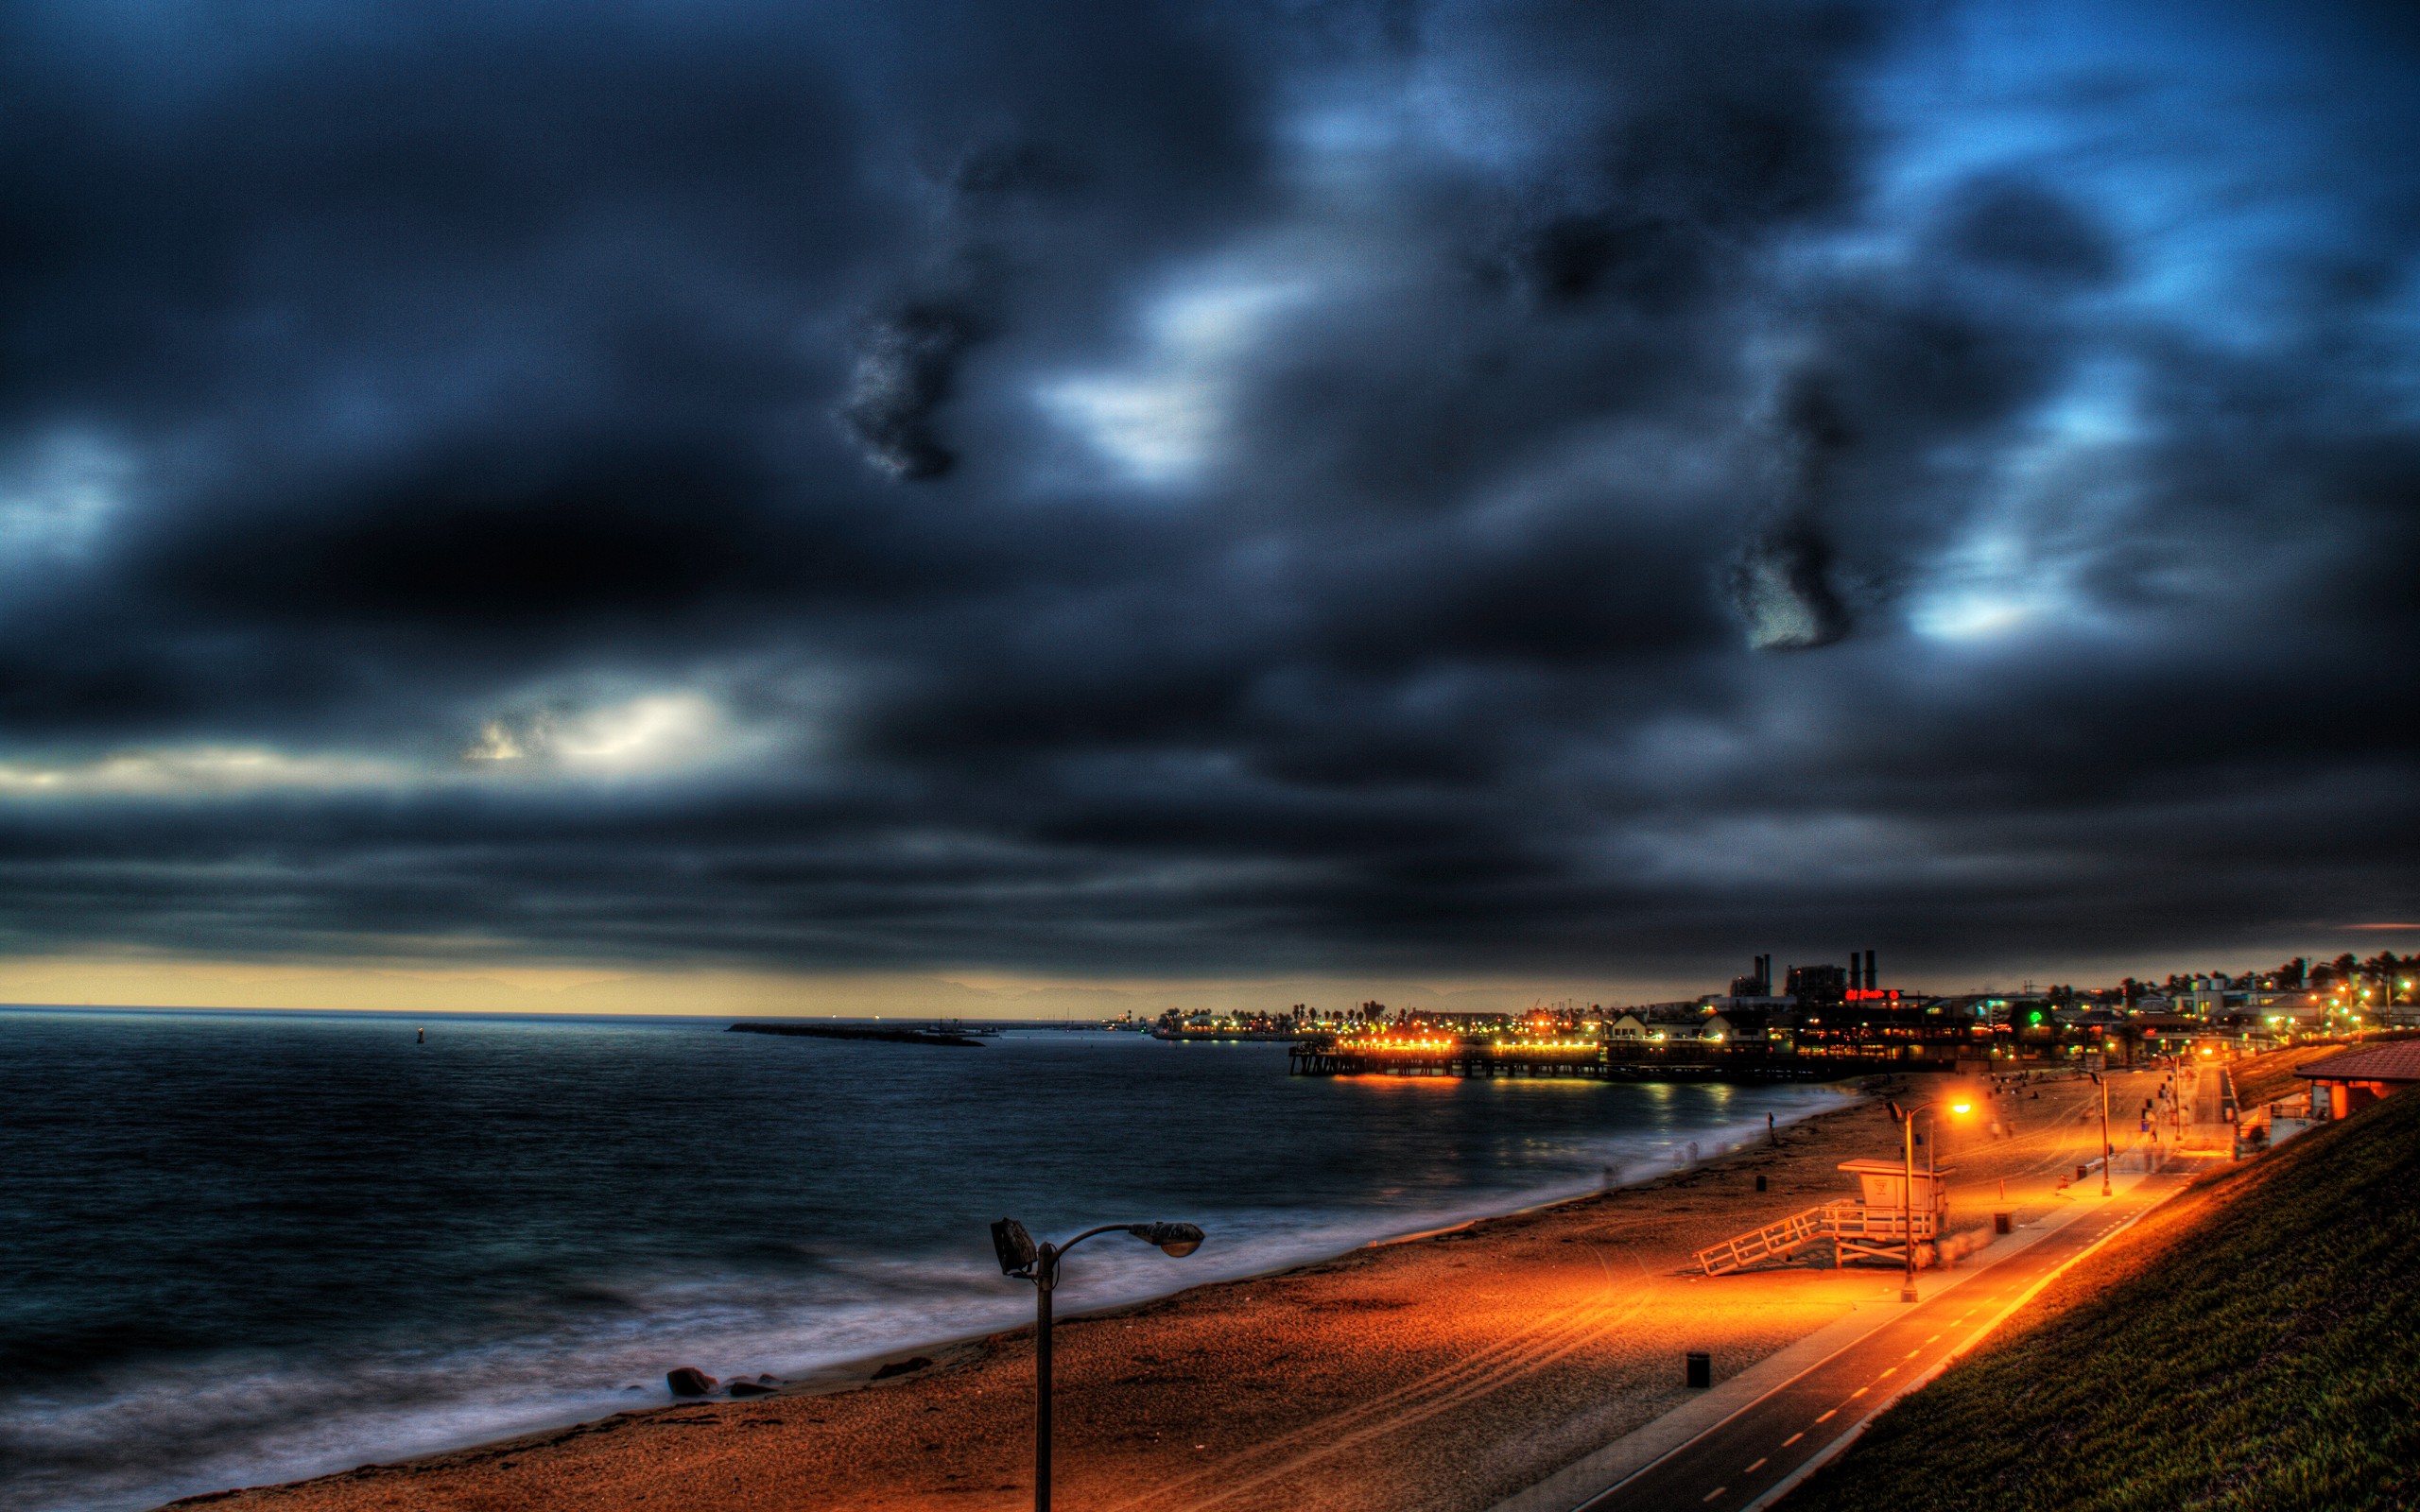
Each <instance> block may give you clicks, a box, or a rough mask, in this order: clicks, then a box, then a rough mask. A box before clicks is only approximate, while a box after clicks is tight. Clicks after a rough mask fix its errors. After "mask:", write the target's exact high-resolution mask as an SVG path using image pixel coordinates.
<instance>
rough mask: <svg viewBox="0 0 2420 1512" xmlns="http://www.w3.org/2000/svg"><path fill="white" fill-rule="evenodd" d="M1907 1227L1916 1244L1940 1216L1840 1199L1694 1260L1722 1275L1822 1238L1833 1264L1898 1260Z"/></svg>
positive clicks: (1921, 1210)
mask: <svg viewBox="0 0 2420 1512" xmlns="http://www.w3.org/2000/svg"><path fill="white" fill-rule="evenodd" d="M1910 1228H1912V1229H1914V1230H1915V1237H1916V1238H1917V1239H1918V1240H1920V1241H1921V1240H1927V1239H1930V1238H1932V1237H1934V1236H1935V1235H1936V1234H1938V1233H1939V1232H1940V1231H1941V1215H1940V1214H1939V1213H1938V1212H1936V1211H1933V1210H1932V1209H1931V1208H1930V1207H1929V1206H1928V1205H1927V1206H1925V1207H1919V1208H1918V1209H1916V1210H1915V1211H1914V1212H1912V1213H1903V1212H1902V1211H1901V1210H1900V1209H1898V1208H1895V1207H1880V1208H1877V1207H1874V1206H1872V1205H1870V1204H1867V1203H1863V1202H1859V1201H1858V1200H1856V1199H1855V1198H1853V1197H1844V1198H1842V1199H1841V1200H1840V1201H1838V1202H1827V1203H1825V1204H1824V1205H1823V1206H1822V1207H1820V1208H1809V1209H1807V1210H1806V1211H1805V1212H1795V1213H1792V1214H1790V1215H1789V1217H1787V1218H1784V1219H1782V1220H1781V1221H1780V1222H1779V1223H1769V1224H1767V1225H1765V1226H1764V1227H1763V1228H1762V1229H1751V1230H1749V1231H1748V1232H1747V1233H1744V1234H1741V1235H1739V1236H1738V1237H1737V1238H1736V1239H1726V1240H1724V1241H1723V1242H1722V1243H1720V1244H1719V1245H1715V1246H1712V1247H1710V1248H1706V1249H1701V1250H1699V1251H1698V1254H1697V1261H1698V1264H1699V1266H1700V1267H1701V1268H1703V1270H1704V1272H1705V1273H1706V1274H1707V1275H1708V1276H1727V1275H1729V1274H1730V1273H1731V1272H1733V1271H1735V1270H1742V1269H1745V1268H1746V1267H1748V1266H1750V1265H1754V1264H1757V1263H1761V1262H1763V1261H1768V1260H1787V1259H1789V1257H1790V1256H1792V1255H1795V1254H1797V1253H1798V1252H1799V1251H1800V1250H1802V1249H1805V1248H1806V1246H1809V1245H1812V1244H1817V1243H1820V1242H1822V1241H1824V1240H1830V1241H1831V1244H1832V1263H1834V1264H1835V1265H1840V1264H1845V1263H1847V1261H1848V1258H1849V1257H1850V1256H1852V1255H1859V1256H1865V1257H1869V1258H1872V1259H1876V1260H1894V1261H1895V1260H1898V1259H1901V1258H1902V1257H1903V1254H1904V1248H1903V1246H1905V1244H1906V1239H1905V1235H1906V1233H1907V1231H1908V1229H1910Z"/></svg>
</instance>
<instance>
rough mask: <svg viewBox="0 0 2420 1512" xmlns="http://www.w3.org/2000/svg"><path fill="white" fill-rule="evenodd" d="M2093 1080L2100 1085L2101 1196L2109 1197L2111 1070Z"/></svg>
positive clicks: (2102, 1069) (2102, 1071)
mask: <svg viewBox="0 0 2420 1512" xmlns="http://www.w3.org/2000/svg"><path fill="white" fill-rule="evenodd" d="M2092 1079H2093V1080H2095V1081H2097V1082H2099V1083H2100V1194H2101V1195H2102V1196H2104V1197H2105V1196H2107V1195H2109V1068H2108V1067H2107V1066H2105V1065H2104V1066H2103V1067H2101V1069H2100V1071H2099V1072H2097V1073H2095V1074H2094V1075H2093V1078H2092Z"/></svg>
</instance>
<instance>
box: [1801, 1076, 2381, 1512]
mask: <svg viewBox="0 0 2420 1512" xmlns="http://www.w3.org/2000/svg"><path fill="white" fill-rule="evenodd" d="M1784 1506H1785V1512H1824V1509H1832V1508H1837V1509H1841V1512H1849V1509H1856V1512H1921V1509H1927V1508H1943V1509H1956V1512H1985V1509H1992V1512H1998V1509H2031V1508H2043V1509H2048V1508H2062V1509H2065V1508H2096V1509H2098V1508H2109V1509H2119V1508H2123V1509H2130V1512H2132V1509H2140V1512H2166V1509H2169V1508H2176V1507H2213V1508H2230V1509H2234V1508H2240V1509H2244V1512H2252V1509H2260V1512H2271V1509H2292V1512H2334V1509H2338V1508H2342V1509H2347V1512H2351V1509H2358V1508H2370V1507H2411V1506H2420V1091H2411V1092H2406V1093H2403V1094H2401V1095H2399V1096H2396V1097H2393V1098H2390V1099H2388V1100H2387V1101H2385V1102H2382V1103H2379V1104H2377V1105H2376V1106H2374V1107H2372V1108H2366V1109H2364V1110H2363V1111H2362V1112H2360V1113H2359V1114H2358V1115H2356V1116H2355V1117H2352V1118H2349V1119H2346V1120H2344V1121H2343V1122H2342V1123H2341V1124H2334V1125H2328V1126H2326V1127H2325V1128H2321V1129H2316V1130H2314V1131H2312V1132H2311V1133H2309V1134H2307V1135H2305V1136H2304V1137H2303V1138H2301V1139H2299V1140H2296V1141H2295V1142H2294V1143H2291V1144H2289V1145H2287V1146H2285V1147H2284V1148H2283V1149H2281V1150H2279V1151H2277V1152H2276V1153H2275V1154H2273V1155H2272V1156H2269V1157H2266V1158H2265V1159H2263V1160H2259V1161H2257V1162H2256V1163H2254V1164H2251V1165H2248V1166H2245V1167H2242V1168H2239V1169H2237V1170H2233V1171H2230V1172H2227V1173H2226V1174H2224V1175H2223V1176H2221V1177H2216V1178H2214V1179H2210V1180H2207V1181H2205V1182H2204V1183H2200V1184H2197V1185H2196V1187H2195V1188H2194V1189H2193V1190H2192V1191H2191V1192H2188V1193H2187V1194H2184V1195H2183V1196H2180V1197H2178V1198H2176V1199H2174V1200H2173V1201H2171V1202H2169V1203H2168V1204H2166V1205H2165V1206H2164V1207H2163V1208H2161V1209H2159V1210H2157V1211H2155V1212H2154V1213H2153V1214H2152V1216H2151V1217H2149V1218H2147V1219H2145V1220H2144V1221H2143V1222H2142V1223H2141V1224H2139V1225H2137V1226H2136V1227H2135V1229H2133V1230H2131V1231H2130V1232H2129V1233H2127V1234H2126V1235H2123V1236H2121V1237H2120V1238H2119V1239H2118V1240H2117V1241H2115V1242H2113V1243H2112V1244H2111V1245H2110V1246H2108V1247H2106V1248H2104V1249H2103V1250H2101V1251H2100V1253H2098V1254H2096V1255H2094V1256H2092V1257H2091V1258H2090V1259H2088V1260H2086V1261H2084V1262H2083V1263H2081V1264H2079V1265H2077V1266H2076V1267H2075V1268H2074V1269H2072V1270H2070V1271H2068V1272H2067V1274H2066V1276H2064V1277H2062V1278H2060V1280H2058V1281H2057V1282H2055V1283H2053V1284H2052V1286H2051V1287H2050V1288H2049V1289H2048V1290H2047V1291H2045V1292H2044V1294H2043V1295H2042V1296H2041V1297H2039V1298H2037V1299H2036V1300H2035V1302H2034V1303H2033V1304H2032V1305H2031V1306H2030V1307H2029V1308H2028V1309H2027V1310H2026V1312H2025V1313H2023V1314H2019V1316H2018V1317H2017V1318H2014V1319H2012V1320H2011V1327H2010V1329H2009V1330H2008V1331H2006V1332H2002V1333H2001V1334H1999V1335H1998V1336H1997V1339H1996V1340H1995V1341H1994V1342H1991V1343H1989V1344H1987V1345H1985V1346H1984V1347H1983V1348H1982V1349H1979V1350H1977V1351H1976V1352H1975V1353H1973V1354H1971V1355H1969V1356H1968V1357H1967V1358H1966V1359H1964V1360H1962V1361H1961V1362H1960V1363H1959V1364H1958V1365H1956V1366H1952V1367H1951V1368H1950V1369H1949V1370H1948V1371H1946V1372H1945V1373H1944V1374H1943V1376H1942V1377H1941V1379H1940V1380H1938V1381H1936V1382H1934V1383H1932V1384H1931V1385H1930V1386H1927V1388H1925V1389H1924V1390H1923V1391H1920V1392H1917V1393H1916V1394H1915V1395H1913V1396H1911V1397H1910V1398H1908V1399H1907V1400H1905V1401H1902V1402H1901V1403H1899V1404H1898V1405H1897V1406H1896V1407H1894V1408H1893V1409H1892V1410H1891V1411H1890V1412H1889V1413H1886V1414H1884V1415H1883V1416H1882V1417H1880V1418H1878V1419H1877V1420H1876V1422H1875V1424H1874V1426H1873V1428H1872V1429H1871V1430H1870V1431H1869V1432H1868V1433H1867V1434H1866V1435H1865V1436H1864V1437H1863V1438H1862V1439H1860V1440H1859V1441H1858V1443H1857V1444H1856V1445H1855V1446H1853V1447H1852V1448H1851V1449H1850V1450H1849V1452H1847V1453H1846V1454H1844V1455H1842V1456H1841V1459H1840V1460H1839V1461H1837V1462H1836V1463H1835V1464H1833V1465H1832V1466H1831V1467H1829V1468H1828V1469H1824V1470H1823V1471H1822V1472H1820V1473H1818V1474H1817V1475H1816V1476H1815V1477H1814V1478H1813V1479H1811V1480H1810V1481H1808V1482H1807V1484H1806V1486H1802V1487H1801V1488H1800V1489H1799V1490H1798V1491H1797V1492H1795V1493H1794V1494H1792V1495H1791V1496H1790V1497H1789V1500H1788V1501H1787V1502H1786V1503H1784Z"/></svg>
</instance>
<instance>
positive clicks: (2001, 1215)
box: [1992, 1212, 2016, 1234]
mask: <svg viewBox="0 0 2420 1512" xmlns="http://www.w3.org/2000/svg"><path fill="white" fill-rule="evenodd" d="M2015 1231H2016V1214H2014V1213H2013V1212H1996V1213H1993V1214H1992V1232H1994V1233H1996V1234H2008V1233H2014V1232H2015Z"/></svg>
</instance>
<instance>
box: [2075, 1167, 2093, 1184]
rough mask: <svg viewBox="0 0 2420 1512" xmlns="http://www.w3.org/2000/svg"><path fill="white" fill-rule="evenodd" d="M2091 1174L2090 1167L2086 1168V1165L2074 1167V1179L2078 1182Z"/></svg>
mask: <svg viewBox="0 0 2420 1512" xmlns="http://www.w3.org/2000/svg"><path fill="white" fill-rule="evenodd" d="M2091 1174H2092V1167H2091V1166H2088V1165H2079V1166H2077V1167H2076V1179H2077V1180H2079V1181H2081V1180H2083V1178H2084V1177H2087V1176H2089V1175H2091Z"/></svg>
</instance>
